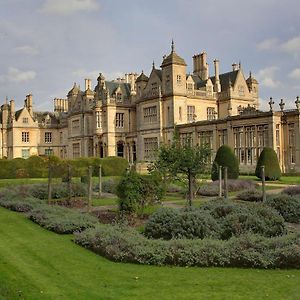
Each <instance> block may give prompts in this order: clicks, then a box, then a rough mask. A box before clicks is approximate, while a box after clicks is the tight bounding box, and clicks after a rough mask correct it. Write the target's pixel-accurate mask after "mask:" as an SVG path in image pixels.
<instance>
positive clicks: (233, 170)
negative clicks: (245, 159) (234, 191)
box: [211, 145, 239, 181]
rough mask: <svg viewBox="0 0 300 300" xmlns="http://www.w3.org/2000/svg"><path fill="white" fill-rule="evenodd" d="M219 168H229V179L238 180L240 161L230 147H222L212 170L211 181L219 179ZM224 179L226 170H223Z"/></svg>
mask: <svg viewBox="0 0 300 300" xmlns="http://www.w3.org/2000/svg"><path fill="white" fill-rule="evenodd" d="M219 166H222V167H227V175H228V179H237V178H238V177H239V161H238V159H237V157H236V156H235V154H234V152H233V150H232V149H231V148H230V147H229V146H228V145H223V146H221V147H220V148H219V149H218V151H217V154H216V157H215V160H214V162H213V165H212V169H211V179H212V180H213V181H215V180H218V179H219ZM222 176H223V178H224V170H223V175H222Z"/></svg>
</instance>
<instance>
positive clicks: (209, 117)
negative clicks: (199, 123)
mask: <svg viewBox="0 0 300 300" xmlns="http://www.w3.org/2000/svg"><path fill="white" fill-rule="evenodd" d="M215 118H216V111H215V108H214V107H208V108H207V120H214V119H215Z"/></svg>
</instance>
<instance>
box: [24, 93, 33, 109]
mask: <svg viewBox="0 0 300 300" xmlns="http://www.w3.org/2000/svg"><path fill="white" fill-rule="evenodd" d="M25 101H26V102H25V104H26V107H27V109H28V111H29V113H30V114H32V102H33V101H32V94H28V95H27V96H26V100H25Z"/></svg>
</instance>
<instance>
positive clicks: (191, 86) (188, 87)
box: [187, 83, 194, 92]
mask: <svg viewBox="0 0 300 300" xmlns="http://www.w3.org/2000/svg"><path fill="white" fill-rule="evenodd" d="M193 87H194V85H193V83H188V84H187V90H188V91H189V92H191V91H193Z"/></svg>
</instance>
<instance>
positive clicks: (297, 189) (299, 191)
mask: <svg viewBox="0 0 300 300" xmlns="http://www.w3.org/2000/svg"><path fill="white" fill-rule="evenodd" d="M282 193H284V194H288V195H290V196H297V195H298V196H300V185H296V186H289V187H287V188H285V189H284V190H283V191H282Z"/></svg>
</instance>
